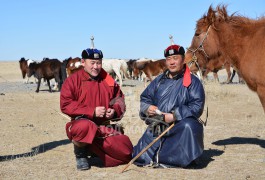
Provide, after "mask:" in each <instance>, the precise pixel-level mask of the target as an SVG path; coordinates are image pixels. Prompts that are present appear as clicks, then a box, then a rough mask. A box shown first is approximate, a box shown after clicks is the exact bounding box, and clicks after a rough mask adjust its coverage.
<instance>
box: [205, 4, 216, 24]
mask: <svg viewBox="0 0 265 180" xmlns="http://www.w3.org/2000/svg"><path fill="white" fill-rule="evenodd" d="M215 19H216V17H215V11H214V10H213V8H212V5H211V6H210V7H209V9H208V13H207V21H208V23H209V24H213V23H214V21H215Z"/></svg>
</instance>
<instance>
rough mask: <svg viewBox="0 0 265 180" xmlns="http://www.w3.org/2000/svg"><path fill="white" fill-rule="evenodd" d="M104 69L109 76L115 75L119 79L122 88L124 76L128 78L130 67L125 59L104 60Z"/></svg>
mask: <svg viewBox="0 0 265 180" xmlns="http://www.w3.org/2000/svg"><path fill="white" fill-rule="evenodd" d="M102 68H103V69H104V70H105V71H106V72H107V73H109V74H111V73H115V74H116V76H117V77H118V79H119V84H120V86H121V87H122V77H123V75H124V76H125V77H126V78H128V77H129V75H128V72H127V70H128V65H127V63H126V61H125V60H123V59H103V60H102Z"/></svg>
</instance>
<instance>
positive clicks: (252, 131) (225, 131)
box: [0, 62, 265, 180]
mask: <svg viewBox="0 0 265 180" xmlns="http://www.w3.org/2000/svg"><path fill="white" fill-rule="evenodd" d="M219 75H220V77H221V80H224V79H225V78H226V77H225V76H226V74H225V73H224V72H220V73H219ZM30 81H31V82H32V83H31V84H24V83H23V80H22V76H21V72H20V69H19V64H18V62H0V128H1V131H0V179H12V180H13V179H196V180H197V179H222V180H223V179H265V129H264V127H265V116H264V112H263V109H262V106H261V104H260V102H259V99H258V97H257V95H256V94H255V93H253V92H252V91H250V90H249V89H248V88H247V86H246V85H240V84H237V83H234V84H228V85H227V84H219V83H213V82H211V81H208V82H207V83H206V84H205V88H206V89H205V90H206V95H207V105H208V108H209V117H208V123H207V126H206V127H205V128H204V144H205V151H204V153H203V155H202V157H201V158H200V164H199V165H198V166H196V167H191V168H187V169H182V168H169V169H153V168H140V167H137V166H135V165H131V166H130V167H129V168H128V169H127V170H126V171H125V172H124V173H122V174H121V173H120V171H121V170H122V169H123V168H124V167H125V166H124V165H122V166H119V167H112V168H100V167H97V166H92V168H91V169H90V170H89V171H83V172H80V171H77V170H76V163H75V157H74V154H73V145H72V144H71V143H70V142H69V140H68V139H67V137H66V134H65V129H64V128H65V124H66V122H68V119H67V118H65V117H63V116H62V115H60V109H59V96H60V94H59V92H54V93H49V92H48V87H47V86H41V88H40V89H41V91H40V92H39V93H35V90H36V84H35V83H33V82H34V79H30ZM124 85H125V86H123V87H122V90H123V92H124V94H125V96H126V104H127V111H126V114H125V117H124V118H123V120H122V121H121V122H122V124H123V125H124V127H125V133H126V134H127V135H128V136H129V137H130V139H131V140H132V142H133V144H134V145H135V144H136V143H137V141H138V139H139V138H140V136H141V135H142V133H143V131H144V130H145V128H146V126H145V124H144V123H143V122H142V121H141V120H140V119H139V117H138V112H139V96H140V94H141V92H142V91H143V89H144V87H143V83H142V82H138V81H132V80H127V81H125V82H124Z"/></svg>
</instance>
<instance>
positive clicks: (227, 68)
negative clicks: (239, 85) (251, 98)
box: [225, 65, 231, 84]
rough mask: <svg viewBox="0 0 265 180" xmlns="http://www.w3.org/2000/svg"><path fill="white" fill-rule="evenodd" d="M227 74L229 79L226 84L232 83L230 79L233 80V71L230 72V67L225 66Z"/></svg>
mask: <svg viewBox="0 0 265 180" xmlns="http://www.w3.org/2000/svg"><path fill="white" fill-rule="evenodd" d="M225 69H226V72H227V79H226V84H229V83H230V78H231V71H230V65H229V66H225Z"/></svg>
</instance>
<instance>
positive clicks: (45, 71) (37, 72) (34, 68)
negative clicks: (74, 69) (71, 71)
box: [27, 58, 66, 93]
mask: <svg viewBox="0 0 265 180" xmlns="http://www.w3.org/2000/svg"><path fill="white" fill-rule="evenodd" d="M62 67H63V66H62V63H61V62H60V61H59V60H58V59H49V58H45V59H44V60H43V61H41V62H40V63H36V62H34V63H31V64H30V65H29V70H28V71H27V76H28V77H31V76H32V75H34V77H35V78H37V79H38V85H37V89H36V92H37V93H38V92H39V89H40V83H41V79H42V78H44V79H46V80H47V84H48V86H49V91H50V92H52V89H51V85H50V80H51V79H53V78H54V79H55V81H56V83H58V85H59V91H60V90H61V86H62V83H63V82H64V80H65V79H66V77H64V76H63V74H66V72H64V73H62V72H63V71H65V68H62Z"/></svg>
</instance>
